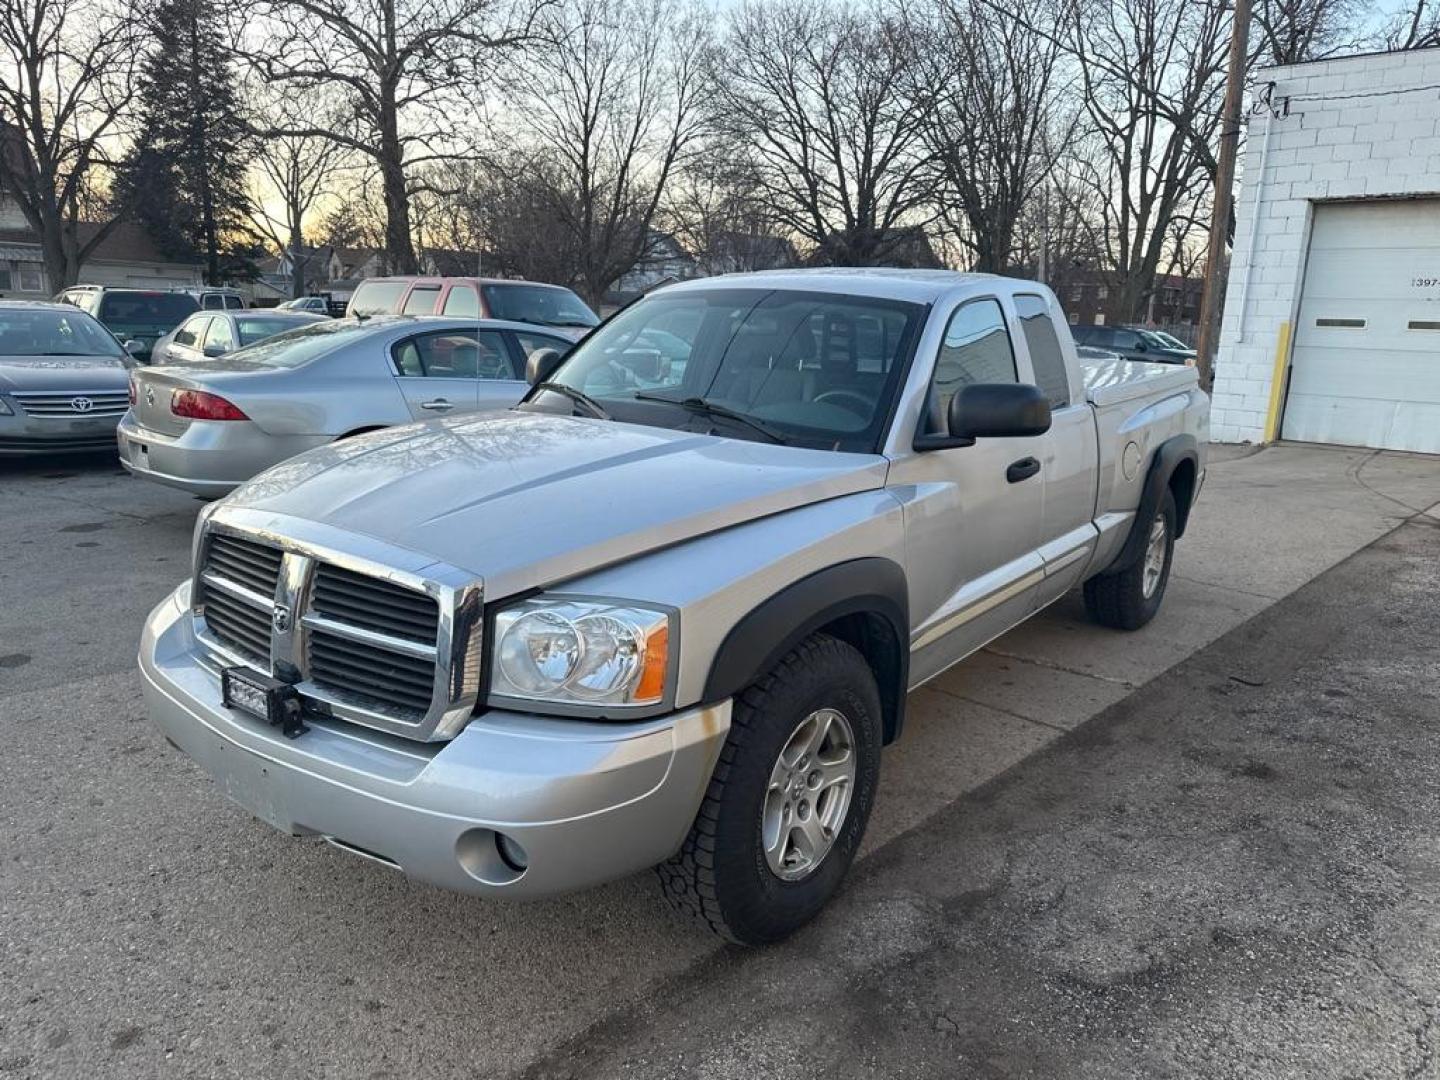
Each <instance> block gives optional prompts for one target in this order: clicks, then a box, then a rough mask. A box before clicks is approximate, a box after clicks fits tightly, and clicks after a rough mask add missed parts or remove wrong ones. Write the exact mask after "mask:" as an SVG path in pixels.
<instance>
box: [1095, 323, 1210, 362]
mask: <svg viewBox="0 0 1440 1080" xmlns="http://www.w3.org/2000/svg"><path fill="white" fill-rule="evenodd" d="M1070 332H1071V334H1072V335H1073V336H1074V338H1075V341H1076V343H1078V344H1080V345H1092V346H1094V347H1096V348H1100V349H1108V350H1109V351H1110V352H1113V353H1115V354H1116V355H1118V356H1120V357H1122V358H1124V359H1126V360H1145V361H1148V362H1150V363H1152V364H1186V365H1189V366H1192V367H1193V366H1194V364H1195V350H1194V349H1174V348H1171V347H1170V346H1168V345H1166V344H1165V343H1164V342H1163V341H1161V340H1160V339H1159V338H1158V337H1156V336H1155V335H1154V334H1152V333H1151V332H1150V331H1149V330H1146V329H1144V328H1143V327H1139V326H1072V327H1070Z"/></svg>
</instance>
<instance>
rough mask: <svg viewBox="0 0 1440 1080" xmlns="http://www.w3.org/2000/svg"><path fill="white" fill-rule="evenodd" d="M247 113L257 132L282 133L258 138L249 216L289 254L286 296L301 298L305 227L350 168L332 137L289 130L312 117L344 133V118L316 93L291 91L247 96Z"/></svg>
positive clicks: (345, 151)
mask: <svg viewBox="0 0 1440 1080" xmlns="http://www.w3.org/2000/svg"><path fill="white" fill-rule="evenodd" d="M250 111H251V114H252V117H253V118H254V119H253V120H252V126H253V127H254V128H255V129H256V130H257V131H258V130H264V129H266V128H268V127H270V126H271V125H273V126H275V127H278V128H280V129H281V131H282V133H281V134H278V135H271V136H269V137H268V138H263V139H258V140H257V148H256V155H255V175H254V180H255V181H256V185H255V186H256V188H257V190H256V191H255V193H254V197H253V199H252V201H251V205H252V207H253V212H252V214H251V218H252V221H253V223H254V225H255V227H256V229H258V230H259V231H260V232H261V233H262V234H263V235H264V236H265V237H266V238H267V239H269V241H270V242H271V244H272V245H273V246H274V249H275V250H276V251H281V252H287V253H288V255H289V260H290V283H291V290H290V291H291V295H292V296H294V297H301V296H304V295H305V294H306V291H307V283H308V280H309V269H308V267H307V261H308V260H307V249H306V245H305V230H306V226H307V224H311V218H312V217H313V215H314V212H315V211H316V209H317V208H318V207H319V205H320V203H321V202H322V200H323V199H324V198H325V197H326V196H327V195H329V194H330V193H331V191H332V190H333V188H334V185H335V182H336V180H337V178H338V177H339V176H340V175H341V174H342V173H343V172H344V171H345V169H346V168H348V167H349V166H350V158H351V157H352V152H351V151H350V149H349V148H348V147H347V146H345V145H344V144H343V143H342V142H340V141H337V140H336V139H333V138H329V137H322V136H318V135H305V134H298V135H297V134H289V133H288V132H292V131H294V130H296V129H300V128H304V127H306V126H307V125H309V124H313V123H316V121H317V120H318V121H319V122H320V125H321V126H323V127H325V128H327V129H328V130H331V131H341V132H343V131H345V126H346V122H347V117H346V116H345V115H344V112H343V110H341V109H337V108H335V107H334V105H333V104H332V105H331V106H330V107H329V108H327V107H326V105H325V103H324V100H323V98H321V97H320V95H319V94H318V93H316V92H310V93H304V92H301V93H298V94H297V93H296V92H295V91H293V90H292V91H291V92H288V93H285V94H273V93H272V94H264V93H261V94H259V95H257V96H255V97H253V98H252V100H251V102H250Z"/></svg>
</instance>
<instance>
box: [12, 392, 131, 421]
mask: <svg viewBox="0 0 1440 1080" xmlns="http://www.w3.org/2000/svg"><path fill="white" fill-rule="evenodd" d="M11 396H12V397H14V398H15V400H16V401H18V402H20V407H21V408H22V409H24V410H25V415H26V416H36V417H46V416H49V417H60V418H63V419H67V420H74V419H76V418H78V417H85V416H124V415H125V410H126V409H128V408H129V407H130V392H129V390H126V389H123V388H122V389H120V390H114V389H110V390H15V391H12V393H11Z"/></svg>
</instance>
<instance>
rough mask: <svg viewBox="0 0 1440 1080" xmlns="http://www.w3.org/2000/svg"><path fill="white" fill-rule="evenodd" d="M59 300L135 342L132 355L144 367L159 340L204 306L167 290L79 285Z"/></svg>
mask: <svg viewBox="0 0 1440 1080" xmlns="http://www.w3.org/2000/svg"><path fill="white" fill-rule="evenodd" d="M55 299H56V300H58V301H61V302H63V303H66V304H74V305H75V306H76V307H78V308H79V309H80V310H81V311H84V312H88V313H89V314H91V315H93V316H95V318H97V319H99V320H100V322H101V323H102V324H103V325H104V326H105V328H106V329H108V330H109V331H110V332H111V333H112V334H114V335H115V337H116V338H117V339H119V340H120V341H123V342H131V341H133V342H135V345H134V346H133V347H132V348H131V352H132V355H133V356H134V357H135V358H136V359H137V360H139V361H140V362H141V363H146V362H148V361H149V359H150V350H151V349H152V347H153V346H154V344H155V342H156V340H157V339H159V338H162V337H164V336H165V335H166V334H168V333H169V332H170V331H171V330H174V329H175V327H177V326H179V325H180V323H181V322H182V321H183V320H184V319H185V317H186V316H187V315H191V314H194V313H195V312H197V311H199V310H200V302H199V301H198V300H196V299H195V297H193V296H191V295H190V294H189V293H184V292H177V291H166V290H163V289H116V288H111V287H109V286H108V285H76V286H74V287H72V288H69V289H66V290H64V291H63V292H61V293H60V294H59V295H58V296H56V297H55Z"/></svg>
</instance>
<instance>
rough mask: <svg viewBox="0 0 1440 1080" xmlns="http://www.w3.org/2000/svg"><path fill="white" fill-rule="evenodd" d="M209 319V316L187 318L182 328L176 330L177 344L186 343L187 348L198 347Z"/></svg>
mask: <svg viewBox="0 0 1440 1080" xmlns="http://www.w3.org/2000/svg"><path fill="white" fill-rule="evenodd" d="M209 321H210V320H209V318H195V319H187V320H186V321H185V322H184V323H183V324H181V326H180V329H179V330H176V331H175V344H176V345H184V346H185V347H186V348H187V349H198V348H199V347H200V338H201V336H202V335H203V334H204V333H205V324H206V323H208V322H209Z"/></svg>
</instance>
